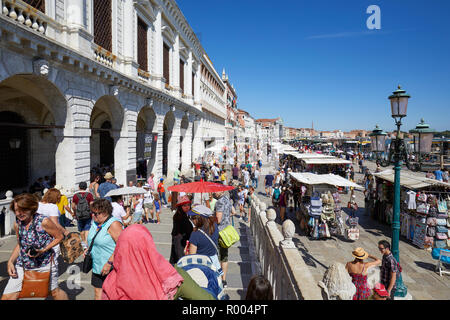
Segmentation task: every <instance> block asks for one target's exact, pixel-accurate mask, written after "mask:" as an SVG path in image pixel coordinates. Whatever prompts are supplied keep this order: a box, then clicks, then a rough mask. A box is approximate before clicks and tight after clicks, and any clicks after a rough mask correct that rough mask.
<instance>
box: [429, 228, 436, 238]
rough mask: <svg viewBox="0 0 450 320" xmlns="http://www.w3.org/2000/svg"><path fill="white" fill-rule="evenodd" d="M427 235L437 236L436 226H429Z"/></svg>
mask: <svg viewBox="0 0 450 320" xmlns="http://www.w3.org/2000/svg"><path fill="white" fill-rule="evenodd" d="M427 236H428V237H434V236H436V227H427Z"/></svg>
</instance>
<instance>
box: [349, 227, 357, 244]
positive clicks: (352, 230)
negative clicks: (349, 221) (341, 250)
mask: <svg viewBox="0 0 450 320" xmlns="http://www.w3.org/2000/svg"><path fill="white" fill-rule="evenodd" d="M346 237H347V239H349V240H353V241H355V240H358V239H359V229H358V228H348V229H347V230H346Z"/></svg>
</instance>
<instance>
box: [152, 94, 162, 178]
mask: <svg viewBox="0 0 450 320" xmlns="http://www.w3.org/2000/svg"><path fill="white" fill-rule="evenodd" d="M158 104H160V102H158ZM154 110H155V112H156V111H157V109H154ZM155 122H156V123H155V130H156V131H155V132H157V133H158V140H157V141H156V152H155V163H154V166H153V173H154V174H155V177H154V178H153V180H154V181H159V179H160V178H162V176H163V174H162V159H163V143H164V141H163V138H164V131H163V128H164V115H163V114H161V113H156V119H155Z"/></svg>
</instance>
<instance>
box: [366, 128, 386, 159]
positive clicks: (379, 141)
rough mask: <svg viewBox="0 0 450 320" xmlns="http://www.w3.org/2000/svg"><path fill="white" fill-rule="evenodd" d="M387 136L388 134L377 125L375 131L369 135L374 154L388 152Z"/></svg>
mask: <svg viewBox="0 0 450 320" xmlns="http://www.w3.org/2000/svg"><path fill="white" fill-rule="evenodd" d="M386 136H387V133H386V132H384V131H383V130H382V129H380V127H378V125H376V127H375V129H374V130H373V131H372V132H371V133H369V137H370V141H371V146H372V151H373V152H377V153H378V152H380V153H381V152H385V151H386Z"/></svg>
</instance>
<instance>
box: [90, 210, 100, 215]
mask: <svg viewBox="0 0 450 320" xmlns="http://www.w3.org/2000/svg"><path fill="white" fill-rule="evenodd" d="M91 214H93V215H94V216H98V215H99V214H102V213H101V212H94V211H91Z"/></svg>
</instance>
